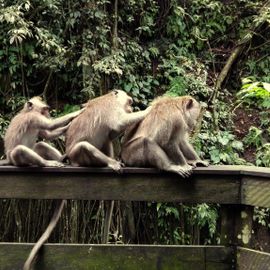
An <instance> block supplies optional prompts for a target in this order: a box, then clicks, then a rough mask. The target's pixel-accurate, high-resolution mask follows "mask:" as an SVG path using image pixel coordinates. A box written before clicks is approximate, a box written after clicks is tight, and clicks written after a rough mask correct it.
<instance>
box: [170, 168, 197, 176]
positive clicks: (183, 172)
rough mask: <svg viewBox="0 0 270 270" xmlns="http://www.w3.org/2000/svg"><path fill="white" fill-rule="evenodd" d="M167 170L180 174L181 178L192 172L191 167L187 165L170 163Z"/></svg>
mask: <svg viewBox="0 0 270 270" xmlns="http://www.w3.org/2000/svg"><path fill="white" fill-rule="evenodd" d="M168 171H171V172H174V173H177V174H179V175H180V176H182V177H183V178H186V177H188V176H190V175H191V173H192V167H191V166H189V165H185V166H181V165H171V166H170V167H169V169H168Z"/></svg>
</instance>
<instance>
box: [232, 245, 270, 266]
mask: <svg viewBox="0 0 270 270" xmlns="http://www.w3.org/2000/svg"><path fill="white" fill-rule="evenodd" d="M236 269H237V270H267V269H270V253H266V252H261V251H257V250H253V249H248V248H242V247H238V248H237V268H236Z"/></svg>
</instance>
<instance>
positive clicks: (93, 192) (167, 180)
mask: <svg viewBox="0 0 270 270" xmlns="http://www.w3.org/2000/svg"><path fill="white" fill-rule="evenodd" d="M239 190H240V181H239V179H237V177H236V176H227V175H224V176H220V177H219V178H218V179H217V177H216V176H214V175H193V176H191V177H190V178H189V179H182V178H181V177H179V176H178V175H175V174H147V175H145V174H131V173H125V174H121V175H119V174H116V173H91V174H88V173H72V172H70V173H68V174H65V173H59V172H58V173H53V172H46V173H43V174H40V172H28V173H27V174H23V173H18V172H15V173H11V172H9V173H1V174H0V198H21V199H86V200H89V199H91V200H132V201H159V202H162V201H167V202H177V201H178V202H190V203H193V202H198V203H200V202H209V203H210V202H211V203H214V202H216V203H223V204H224V203H225V204H226V203H240V194H239Z"/></svg>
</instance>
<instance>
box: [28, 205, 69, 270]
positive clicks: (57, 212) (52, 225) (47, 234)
mask: <svg viewBox="0 0 270 270" xmlns="http://www.w3.org/2000/svg"><path fill="white" fill-rule="evenodd" d="M66 202H67V201H66V200H62V201H61V202H60V203H59V205H58V206H57V207H56V209H55V210H54V213H53V216H52V219H51V221H50V223H49V225H48V227H47V228H46V230H45V232H44V233H43V234H42V235H41V237H40V238H39V240H38V241H37V242H36V244H35V245H34V247H33V248H32V250H31V252H30V254H29V256H28V258H27V260H26V261H25V263H24V266H23V270H30V269H31V265H32V263H33V261H34V259H35V257H36V255H37V253H38V251H39V249H40V248H41V247H42V245H43V244H44V243H45V242H46V241H47V240H48V238H49V237H50V235H51V233H52V231H53V229H54V228H55V226H56V224H57V222H58V220H59V218H60V216H61V214H62V211H63V208H64V206H65V204H66Z"/></svg>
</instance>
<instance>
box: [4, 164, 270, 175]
mask: <svg viewBox="0 0 270 270" xmlns="http://www.w3.org/2000/svg"><path fill="white" fill-rule="evenodd" d="M245 167H246V166H240V165H215V166H213V165H212V166H211V165H210V166H208V167H197V168H195V169H194V171H193V173H194V174H214V175H240V173H241V171H242V170H243V169H244V168H245ZM251 168H254V170H255V168H256V167H251ZM268 170H269V175H270V169H268ZM33 171H35V172H55V173H56V172H61V173H70V172H76V173H85V172H88V173H96V172H98V173H112V172H113V170H112V169H110V168H108V167H102V168H94V167H73V166H65V167H59V168H57V167H42V168H40V167H16V166H0V174H1V173H2V172H21V173H24V172H33ZM122 171H123V173H135V174H137V173H138V174H141V173H143V174H145V173H150V174H158V173H160V171H159V170H158V169H155V168H137V167H124V168H123V169H122ZM165 174H166V173H165Z"/></svg>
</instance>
